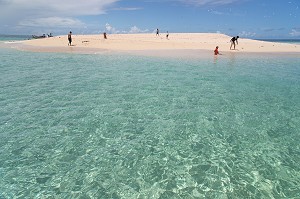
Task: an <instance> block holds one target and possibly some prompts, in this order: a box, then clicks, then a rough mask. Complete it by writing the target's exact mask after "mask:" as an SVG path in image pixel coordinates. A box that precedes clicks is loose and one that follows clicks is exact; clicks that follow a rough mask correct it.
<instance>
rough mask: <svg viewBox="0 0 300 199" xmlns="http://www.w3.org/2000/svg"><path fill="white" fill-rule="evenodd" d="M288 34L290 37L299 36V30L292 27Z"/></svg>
mask: <svg viewBox="0 0 300 199" xmlns="http://www.w3.org/2000/svg"><path fill="white" fill-rule="evenodd" d="M290 35H291V36H292V37H299V36H300V31H299V30H295V29H292V32H290Z"/></svg>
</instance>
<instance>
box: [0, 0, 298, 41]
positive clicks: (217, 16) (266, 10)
mask: <svg viewBox="0 0 300 199" xmlns="http://www.w3.org/2000/svg"><path fill="white" fill-rule="evenodd" d="M299 17H300V0H139V1H137V0H75V1H74V0H73V1H71V0H63V1H62V0H51V1H38V0H26V1H25V0H0V34H43V33H50V32H51V33H53V34H54V35H60V34H66V33H67V32H68V31H70V30H72V31H73V33H74V34H96V33H97V34H98V33H102V32H104V31H105V32H107V33H144V32H145V33H151V32H153V31H154V30H155V29H156V28H159V29H160V31H161V32H166V31H169V32H170V33H173V32H213V33H215V32H219V33H224V34H227V35H240V36H241V37H246V38H295V39H299V38H300V18H299Z"/></svg>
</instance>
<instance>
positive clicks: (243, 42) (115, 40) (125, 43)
mask: <svg viewBox="0 0 300 199" xmlns="http://www.w3.org/2000/svg"><path fill="white" fill-rule="evenodd" d="M230 39H231V37H230V36H227V35H224V34H217V33H173V34H170V35H169V38H168V39H167V38H166V34H160V35H159V36H156V35H155V34H111V35H108V36H107V39H104V38H103V35H102V34H99V35H72V40H73V41H72V46H68V40H67V35H61V36H55V37H50V38H43V39H34V40H28V41H25V42H23V44H22V46H21V47H20V48H21V49H22V50H30V51H42V52H86V53H89V52H91V53H92V52H93V53H95V52H99V53H101V52H114V51H122V52H133V53H136V54H139V53H141V52H148V53H150V54H152V55H155V54H157V55H162V54H164V53H167V54H172V53H174V54H175V55H176V54H181V53H182V52H183V51H184V52H186V53H188V52H195V51H202V52H207V53H212V52H213V50H214V49H215V47H216V46H219V51H220V53H229V52H230V53H294V54H298V53H300V45H297V44H287V43H274V42H265V41H258V40H251V39H244V38H239V40H238V45H237V46H236V49H235V50H230ZM176 52H177V53H176ZM192 54H193V53H192Z"/></svg>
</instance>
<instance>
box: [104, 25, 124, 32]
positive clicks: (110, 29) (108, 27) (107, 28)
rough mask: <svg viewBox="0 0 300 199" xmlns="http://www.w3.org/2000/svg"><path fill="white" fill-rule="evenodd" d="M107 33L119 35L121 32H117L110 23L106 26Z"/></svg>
mask: <svg viewBox="0 0 300 199" xmlns="http://www.w3.org/2000/svg"><path fill="white" fill-rule="evenodd" d="M105 32H107V33H111V34H116V33H119V32H120V31H118V30H116V28H114V27H113V26H111V25H110V24H109V23H106V24H105Z"/></svg>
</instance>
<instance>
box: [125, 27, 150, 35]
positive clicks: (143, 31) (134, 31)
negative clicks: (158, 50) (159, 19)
mask: <svg viewBox="0 0 300 199" xmlns="http://www.w3.org/2000/svg"><path fill="white" fill-rule="evenodd" d="M145 32H149V30H148V29H146V30H141V29H139V28H138V27H136V26H133V27H131V28H130V30H129V32H128V33H132V34H134V33H145Z"/></svg>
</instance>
